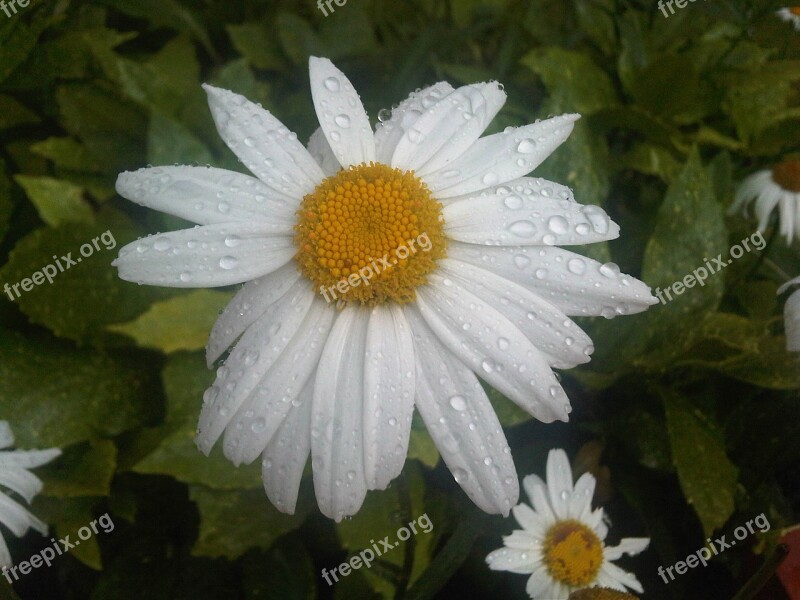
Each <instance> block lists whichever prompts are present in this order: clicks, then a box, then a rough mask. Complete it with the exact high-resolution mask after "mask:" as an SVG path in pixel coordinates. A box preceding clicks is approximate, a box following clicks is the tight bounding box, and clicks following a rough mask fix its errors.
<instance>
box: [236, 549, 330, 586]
mask: <svg viewBox="0 0 800 600" xmlns="http://www.w3.org/2000/svg"><path fill="white" fill-rule="evenodd" d="M242 571H243V575H244V578H243V581H242V587H243V588H244V598H245V599H247V600H314V599H315V598H316V597H317V583H316V582H317V579H318V577H319V572H318V571H317V570H316V568H315V565H314V561H313V560H312V558H311V556H310V555H309V553H308V550H306V548H305V546H304V545H303V543H302V541H301V539H300V536H298V535H290V536H286V537H285V538H283V539H281V540H280V541H279V542H278V543H277V544H275V545H274V546H273V547H272V548H270V550H269V552H267V553H258V554H257V553H252V554H247V555H246V556H245V557H244V558H243V559H242Z"/></svg>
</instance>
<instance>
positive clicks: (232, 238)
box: [112, 223, 297, 288]
mask: <svg viewBox="0 0 800 600" xmlns="http://www.w3.org/2000/svg"><path fill="white" fill-rule="evenodd" d="M274 231H275V227H273V226H272V225H270V224H267V223H218V224H214V225H200V226H197V227H194V228H193V229H182V230H180V231H170V232H169V233H158V234H155V235H151V236H148V237H145V238H142V239H140V240H137V241H135V242H131V243H130V244H127V245H126V246H124V247H122V248H120V251H119V257H118V258H117V259H116V260H115V261H114V262H113V263H112V264H113V265H114V266H115V267H117V269H119V276H120V278H121V279H124V280H126V281H133V282H136V283H147V284H150V285H161V286H166V287H178V288H190V287H191V288H197V287H220V286H224V285H233V284H236V283H242V282H244V281H249V280H251V279H256V278H257V277H262V276H263V275H266V274H268V273H271V272H273V271H276V270H277V269H279V268H280V267H282V266H283V265H285V264H286V263H288V262H289V261H290V260H291V259H292V257H293V256H294V254H295V252H296V251H297V249H296V248H295V246H294V242H293V241H292V238H291V237H290V236H287V235H281V234H275V233H274Z"/></svg>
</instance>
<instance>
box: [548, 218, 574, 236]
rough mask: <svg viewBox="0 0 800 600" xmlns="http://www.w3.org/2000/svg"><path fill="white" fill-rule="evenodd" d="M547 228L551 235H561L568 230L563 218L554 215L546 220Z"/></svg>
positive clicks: (567, 224)
mask: <svg viewBox="0 0 800 600" xmlns="http://www.w3.org/2000/svg"><path fill="white" fill-rule="evenodd" d="M547 228H548V229H549V230H550V231H552V232H553V233H558V234H563V233H566V232H567V231H568V230H569V223H568V222H567V220H566V219H565V218H564V217H562V216H559V215H556V216H555V217H550V219H548V221H547Z"/></svg>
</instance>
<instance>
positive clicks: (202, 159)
mask: <svg viewBox="0 0 800 600" xmlns="http://www.w3.org/2000/svg"><path fill="white" fill-rule="evenodd" d="M147 160H148V162H149V163H150V164H152V165H171V164H175V163H180V164H192V163H196V164H203V165H207V164H210V163H212V162H214V159H213V157H212V156H211V153H210V152H209V150H208V148H206V145H205V144H204V143H203V142H201V141H200V140H199V139H197V137H196V136H195V135H194V134H193V133H192V132H191V131H189V130H188V129H187V128H186V127H185V126H184V125H182V124H181V123H179V122H178V121H176V120H174V119H171V118H169V117H166V116H164V115H161V114H158V113H156V114H154V115H153V117H152V118H151V119H150V128H149V129H148V132H147Z"/></svg>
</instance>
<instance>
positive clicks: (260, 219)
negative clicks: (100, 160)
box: [116, 166, 299, 235]
mask: <svg viewBox="0 0 800 600" xmlns="http://www.w3.org/2000/svg"><path fill="white" fill-rule="evenodd" d="M116 188H117V193H118V194H119V195H120V196H122V197H123V198H127V199H128V200H130V201H132V202H135V203H136V204H139V205H141V206H146V207H148V208H152V209H155V210H158V211H160V212H163V213H166V214H169V215H174V216H176V217H180V218H181V219H186V220H187V221H192V222H193V223H197V224H199V225H211V224H212V223H230V222H231V221H241V222H244V223H252V222H257V223H271V224H273V225H274V226H280V227H281V229H279V230H276V232H280V233H285V234H287V235H291V234H292V233H293V227H294V222H295V216H294V213H295V211H296V210H297V208H298V206H299V202H298V201H297V200H296V199H294V198H291V197H289V196H285V195H283V194H279V193H277V192H275V191H274V190H272V189H270V188H269V187H267V186H266V185H264V184H263V183H262V182H261V181H259V180H258V179H256V178H255V177H250V176H249V175H242V174H241V173H236V172H235V171H227V170H225V169H215V168H212V167H187V166H176V167H152V168H147V169H139V170H138V171H132V172H131V171H126V172H124V173H120V174H119V176H118V177H117V185H116Z"/></svg>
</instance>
